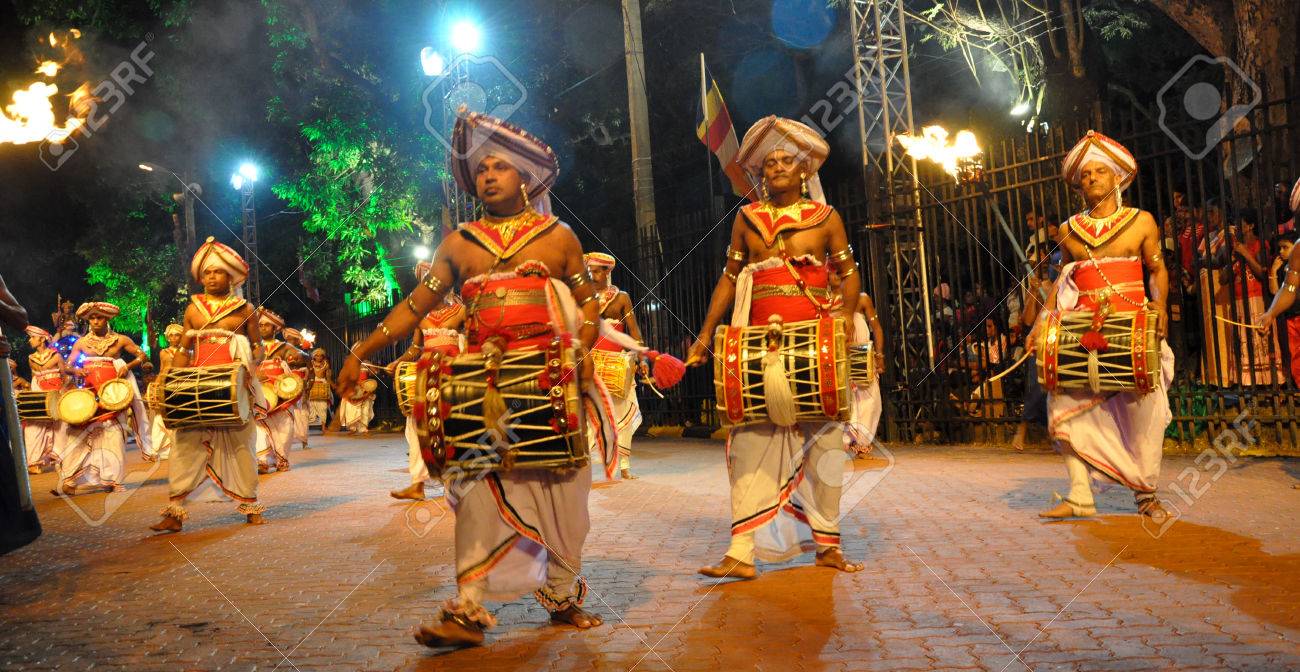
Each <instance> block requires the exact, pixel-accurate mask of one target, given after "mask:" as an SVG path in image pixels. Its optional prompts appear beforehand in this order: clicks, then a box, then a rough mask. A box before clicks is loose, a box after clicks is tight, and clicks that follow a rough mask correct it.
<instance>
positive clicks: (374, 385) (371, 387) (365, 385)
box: [360, 378, 379, 394]
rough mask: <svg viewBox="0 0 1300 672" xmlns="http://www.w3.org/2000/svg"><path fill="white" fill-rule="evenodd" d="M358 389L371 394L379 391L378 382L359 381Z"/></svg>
mask: <svg viewBox="0 0 1300 672" xmlns="http://www.w3.org/2000/svg"><path fill="white" fill-rule="evenodd" d="M360 387H361V391H362V392H363V393H365V394H373V393H374V391H375V390H377V389H379V381H377V380H375V379H374V378H368V379H366V380H363V381H361V385H360Z"/></svg>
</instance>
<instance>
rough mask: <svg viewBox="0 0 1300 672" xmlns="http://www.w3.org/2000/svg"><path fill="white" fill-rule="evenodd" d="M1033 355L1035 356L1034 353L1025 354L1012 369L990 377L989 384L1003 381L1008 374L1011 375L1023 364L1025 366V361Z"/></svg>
mask: <svg viewBox="0 0 1300 672" xmlns="http://www.w3.org/2000/svg"><path fill="white" fill-rule="evenodd" d="M1032 354H1034V353H1032V352H1026V353H1025V354H1023V355H1021V356H1020V359H1017V360H1016V362H1015V363H1014V364H1012V365H1011V367H1010V368H1008V369H1007V370H1005V371H1003V372H1001V373H999V374H998V375H996V376H991V377H989V382H990V383H991V382H993V381H995V380H1002V378H1003V377H1005V376H1006V375H1007V374H1008V373H1011V372H1012V371H1015V370H1016V369H1017V368H1019V367H1020V365H1021V364H1024V363H1025V360H1026V359H1029V356H1030V355H1032Z"/></svg>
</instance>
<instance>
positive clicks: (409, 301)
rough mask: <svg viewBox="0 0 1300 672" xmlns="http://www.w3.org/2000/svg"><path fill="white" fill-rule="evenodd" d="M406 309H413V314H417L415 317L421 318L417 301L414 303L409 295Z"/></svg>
mask: <svg viewBox="0 0 1300 672" xmlns="http://www.w3.org/2000/svg"><path fill="white" fill-rule="evenodd" d="M406 307H407V308H410V309H411V312H412V313H415V316H416V317H420V310H419V309H418V308H416V307H415V301H413V300H412V299H411V297H410V295H409V294H408V295H407V297H406Z"/></svg>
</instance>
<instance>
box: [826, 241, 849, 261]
mask: <svg viewBox="0 0 1300 672" xmlns="http://www.w3.org/2000/svg"><path fill="white" fill-rule="evenodd" d="M852 259H853V246H852V245H849V246H848V247H846V248H844V249H842V250H840V251H838V252H832V253H831V261H834V262H836V263H843V262H845V261H850V260H852Z"/></svg>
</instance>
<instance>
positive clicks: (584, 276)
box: [564, 268, 591, 290]
mask: <svg viewBox="0 0 1300 672" xmlns="http://www.w3.org/2000/svg"><path fill="white" fill-rule="evenodd" d="M564 282H565V284H567V285H568V286H569V289H571V290H573V289H577V288H579V287H581V286H583V285H585V284H587V283H589V282H591V273H589V272H588V271H587V269H585V268H584V269H582V270H581V271H578V272H577V273H574V274H573V275H570V276H569V277H568V278H566V279H565V281H564Z"/></svg>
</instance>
